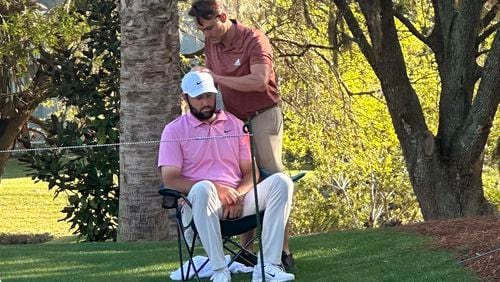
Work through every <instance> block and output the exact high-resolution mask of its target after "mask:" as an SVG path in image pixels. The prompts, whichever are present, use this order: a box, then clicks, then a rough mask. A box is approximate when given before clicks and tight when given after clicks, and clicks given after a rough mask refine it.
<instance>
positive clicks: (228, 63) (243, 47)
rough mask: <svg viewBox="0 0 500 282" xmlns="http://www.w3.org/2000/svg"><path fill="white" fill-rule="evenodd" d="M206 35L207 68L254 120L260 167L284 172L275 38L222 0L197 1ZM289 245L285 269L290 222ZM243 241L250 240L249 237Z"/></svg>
mask: <svg viewBox="0 0 500 282" xmlns="http://www.w3.org/2000/svg"><path fill="white" fill-rule="evenodd" d="M189 15H191V16H192V17H193V18H194V20H195V23H196V25H197V27H198V29H199V30H201V31H202V32H203V34H204V35H205V63H206V68H203V67H197V68H195V69H196V70H198V71H208V72H210V73H211V74H212V76H213V78H214V81H215V83H216V84H217V86H218V88H219V90H220V93H221V95H222V100H223V102H224V107H225V110H227V111H228V112H230V113H232V114H234V115H235V116H236V117H238V118H239V119H241V120H243V121H247V120H251V122H252V130H253V135H254V140H255V153H256V154H255V156H256V160H257V165H258V166H259V168H261V169H263V170H265V171H266V172H268V173H270V174H272V173H276V172H282V171H283V161H282V147H283V113H282V111H281V107H280V105H281V98H280V96H279V94H278V87H277V82H276V74H275V71H274V63H273V51H272V47H271V44H270V42H269V39H268V38H267V36H266V35H265V34H264V33H263V32H262V31H260V30H258V29H255V28H250V27H247V26H245V25H243V24H241V23H240V22H238V21H237V20H234V19H230V18H229V15H228V13H227V10H226V6H225V3H224V1H222V0H195V1H193V2H192V5H191V9H190V10H189ZM286 234H287V235H286V236H285V241H284V244H283V254H282V261H283V265H285V269H286V270H287V271H290V270H291V269H292V268H293V264H294V261H293V257H292V255H291V253H290V251H289V248H288V225H287V232H286ZM243 241H246V239H245V238H244V239H243Z"/></svg>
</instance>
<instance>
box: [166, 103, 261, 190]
mask: <svg viewBox="0 0 500 282" xmlns="http://www.w3.org/2000/svg"><path fill="white" fill-rule="evenodd" d="M216 115H217V118H216V119H215V120H214V121H213V122H212V123H211V124H207V123H203V122H201V121H199V120H198V119H197V118H195V117H194V116H193V115H192V114H191V112H188V113H187V114H185V115H182V116H180V117H178V118H177V119H175V120H173V121H172V122H170V123H169V124H167V125H166V126H165V128H164V129H163V133H162V135H161V141H162V142H161V143H160V151H159V154H158V166H159V167H161V166H174V167H178V168H180V169H181V172H182V176H183V177H185V178H186V179H189V180H193V181H201V180H211V181H213V182H218V183H221V184H225V185H227V186H230V187H235V188H236V187H237V186H238V184H239V183H240V181H241V178H242V173H241V170H240V161H241V160H250V159H251V158H250V142H249V137H248V135H246V136H241V137H227V138H212V139H202V140H186V139H193V138H199V137H222V136H235V135H237V136H239V135H243V134H244V133H243V122H242V121H241V120H239V119H237V118H236V117H235V116H234V115H232V114H230V113H226V112H224V111H220V112H218V113H217V114H216ZM174 140H182V141H175V142H171V141H174Z"/></svg>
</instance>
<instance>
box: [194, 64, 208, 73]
mask: <svg viewBox="0 0 500 282" xmlns="http://www.w3.org/2000/svg"><path fill="white" fill-rule="evenodd" d="M191 71H197V72H210V73H211V71H210V69H208V68H206V67H204V66H194V67H192V68H191Z"/></svg>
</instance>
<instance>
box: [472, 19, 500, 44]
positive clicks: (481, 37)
mask: <svg viewBox="0 0 500 282" xmlns="http://www.w3.org/2000/svg"><path fill="white" fill-rule="evenodd" d="M499 26H500V22H498V23H496V24H494V25H492V26H490V27H488V28H487V29H485V30H484V31H483V33H482V34H480V35H479V36H478V37H477V39H476V47H477V46H479V44H481V43H483V42H484V41H485V40H486V38H488V37H490V35H492V34H493V33H494V32H495V31H497V30H498V27H499Z"/></svg>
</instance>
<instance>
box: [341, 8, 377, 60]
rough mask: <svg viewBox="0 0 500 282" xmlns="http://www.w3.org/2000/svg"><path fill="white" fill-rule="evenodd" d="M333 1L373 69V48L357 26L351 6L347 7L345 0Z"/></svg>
mask: <svg viewBox="0 0 500 282" xmlns="http://www.w3.org/2000/svg"><path fill="white" fill-rule="evenodd" d="M333 2H334V3H335V5H336V6H337V8H338V9H339V10H340V12H341V13H342V17H343V18H344V20H345V21H346V23H347V25H348V26H349V29H350V30H351V33H352V35H353V36H354V39H355V41H356V42H357V43H358V45H359V48H360V49H361V52H363V54H364V55H365V57H366V59H367V60H368V63H369V64H370V65H371V66H372V67H373V68H374V69H375V66H376V62H375V54H374V52H373V48H372V46H371V45H370V43H368V40H367V39H366V37H365V35H364V33H363V30H362V29H361V27H360V26H359V23H358V21H357V20H356V17H355V16H354V14H353V13H352V11H351V8H349V5H348V4H347V2H346V1H345V0H333Z"/></svg>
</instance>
